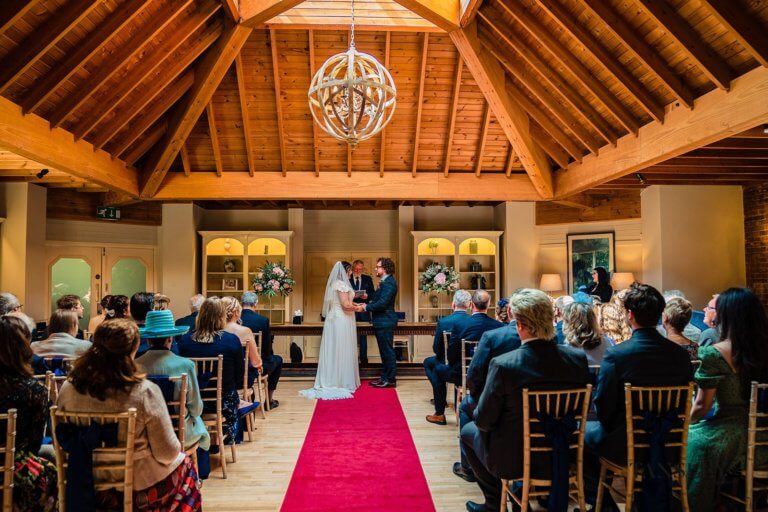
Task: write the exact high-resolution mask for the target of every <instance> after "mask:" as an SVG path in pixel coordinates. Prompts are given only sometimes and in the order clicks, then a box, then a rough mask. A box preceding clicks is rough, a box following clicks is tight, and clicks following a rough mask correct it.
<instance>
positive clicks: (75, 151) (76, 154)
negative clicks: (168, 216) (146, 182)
mask: <svg viewBox="0 0 768 512" xmlns="http://www.w3.org/2000/svg"><path fill="white" fill-rule="evenodd" d="M0 149H2V150H6V151H10V152H12V153H15V154H17V155H19V156H21V157H23V158H28V159H30V160H34V161H35V162H39V163H40V164H42V165H44V166H46V167H51V168H54V169H58V170H60V171H63V172H65V173H67V174H71V175H72V176H76V177H78V178H83V179H85V180H88V181H91V182H93V183H97V184H99V185H103V186H106V187H108V188H110V189H112V190H118V191H121V192H125V193H127V194H132V195H137V194H138V174H137V172H136V170H135V169H132V168H130V167H128V166H127V165H126V164H125V162H122V161H120V160H115V159H113V158H112V157H110V156H109V154H107V153H105V152H104V151H94V148H93V146H91V145H90V144H88V143H87V142H85V141H74V140H73V139H72V134H71V133H69V132H67V131H65V130H62V129H58V128H55V129H51V127H50V124H49V123H48V122H47V121H46V120H45V119H43V118H41V117H39V116H36V115H34V114H28V115H26V116H25V115H24V114H22V113H21V107H19V106H18V105H16V104H15V103H12V102H11V101H10V100H8V99H6V98H2V97H0Z"/></svg>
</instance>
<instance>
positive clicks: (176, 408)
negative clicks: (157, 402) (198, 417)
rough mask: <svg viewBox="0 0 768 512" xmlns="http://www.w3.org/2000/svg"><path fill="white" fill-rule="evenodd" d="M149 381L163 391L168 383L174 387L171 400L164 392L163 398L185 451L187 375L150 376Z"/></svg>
mask: <svg viewBox="0 0 768 512" xmlns="http://www.w3.org/2000/svg"><path fill="white" fill-rule="evenodd" d="M147 380H149V381H151V382H154V383H155V384H157V385H158V387H160V389H161V391H162V390H163V387H164V386H165V384H166V383H169V384H170V386H172V387H173V394H172V395H171V396H170V399H169V398H168V396H166V395H167V394H166V392H165V391H163V398H165V405H166V406H168V415H169V416H170V417H171V423H172V424H173V430H175V431H176V437H178V438H179V442H180V443H181V449H182V450H183V449H184V429H185V426H186V422H185V419H186V417H187V374H186V373H182V374H181V375H176V376H170V375H148V376H147ZM177 384H178V385H177Z"/></svg>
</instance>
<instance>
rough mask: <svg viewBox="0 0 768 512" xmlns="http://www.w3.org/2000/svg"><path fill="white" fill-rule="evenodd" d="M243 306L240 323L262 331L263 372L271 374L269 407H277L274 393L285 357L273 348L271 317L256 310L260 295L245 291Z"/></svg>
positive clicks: (268, 386) (253, 329)
mask: <svg viewBox="0 0 768 512" xmlns="http://www.w3.org/2000/svg"><path fill="white" fill-rule="evenodd" d="M240 301H241V304H242V306H243V313H242V316H241V318H240V323H241V324H243V325H244V326H245V327H247V328H249V329H250V330H251V331H252V332H253V334H256V333H257V332H260V333H261V346H260V348H261V361H262V365H263V366H262V373H263V374H264V375H269V379H268V383H267V389H268V390H269V408H270V409H275V408H276V407H277V406H278V405H280V402H278V401H277V400H275V398H274V394H275V390H276V389H277V383H278V381H279V380H280V374H281V373H282V371H283V358H282V357H280V356H279V355H277V354H275V352H274V350H273V349H272V335H271V334H270V332H269V318H267V317H265V316H262V315H260V314H258V313H257V312H256V304H258V303H259V297H258V296H257V295H256V294H255V293H254V292H245V293H244V294H243V297H242V298H241V299H240Z"/></svg>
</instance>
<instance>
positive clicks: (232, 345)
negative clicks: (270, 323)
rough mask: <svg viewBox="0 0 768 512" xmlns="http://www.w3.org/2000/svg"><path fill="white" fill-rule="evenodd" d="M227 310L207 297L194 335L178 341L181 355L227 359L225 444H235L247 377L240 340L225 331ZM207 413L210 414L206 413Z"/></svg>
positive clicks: (223, 382)
mask: <svg viewBox="0 0 768 512" xmlns="http://www.w3.org/2000/svg"><path fill="white" fill-rule="evenodd" d="M226 315H227V311H226V309H224V303H223V302H222V301H221V299H220V298H218V297H208V298H207V299H205V301H204V302H203V305H202V306H201V307H200V314H199V315H197V324H196V325H195V332H192V333H187V334H185V335H184V336H183V337H182V338H181V341H180V342H179V355H182V356H184V357H218V356H219V354H221V355H223V356H224V367H223V368H222V382H221V388H222V414H223V415H224V421H225V422H226V423H225V425H224V435H225V439H224V443H225V444H234V443H235V437H236V436H237V426H238V425H237V424H238V422H237V419H238V416H237V409H238V407H239V406H240V395H239V394H238V389H239V388H240V387H241V386H242V384H243V375H244V374H245V373H244V372H245V353H244V352H243V347H242V345H241V344H240V339H239V338H238V337H237V336H235V335H234V334H232V333H229V332H226V331H225V330H224V326H225V325H226V323H227V321H226ZM206 412H208V411H206Z"/></svg>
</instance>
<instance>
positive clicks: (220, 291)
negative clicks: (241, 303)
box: [208, 288, 250, 293]
mask: <svg viewBox="0 0 768 512" xmlns="http://www.w3.org/2000/svg"><path fill="white" fill-rule="evenodd" d="M208 291H209V292H214V293H228V292H231V293H245V292H247V291H248V292H249V291H250V290H212V289H210V288H209V289H208Z"/></svg>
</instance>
